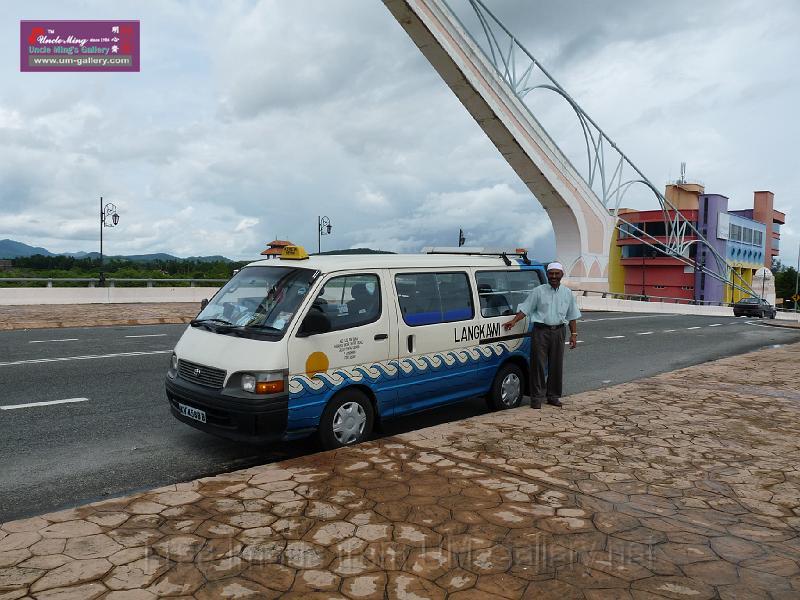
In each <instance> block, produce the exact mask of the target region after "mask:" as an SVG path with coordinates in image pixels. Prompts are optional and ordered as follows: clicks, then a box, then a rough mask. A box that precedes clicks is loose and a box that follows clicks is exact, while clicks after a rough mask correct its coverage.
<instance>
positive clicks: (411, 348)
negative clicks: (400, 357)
mask: <svg viewBox="0 0 800 600" xmlns="http://www.w3.org/2000/svg"><path fill="white" fill-rule="evenodd" d="M408 351H409V352H413V351H414V334H413V333H412V334H411V335H410V336H408Z"/></svg>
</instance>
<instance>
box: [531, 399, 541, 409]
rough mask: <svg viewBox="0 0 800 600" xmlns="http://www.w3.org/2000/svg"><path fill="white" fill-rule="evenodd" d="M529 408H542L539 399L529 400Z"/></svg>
mask: <svg viewBox="0 0 800 600" xmlns="http://www.w3.org/2000/svg"><path fill="white" fill-rule="evenodd" d="M531 408H542V402H541V400H531Z"/></svg>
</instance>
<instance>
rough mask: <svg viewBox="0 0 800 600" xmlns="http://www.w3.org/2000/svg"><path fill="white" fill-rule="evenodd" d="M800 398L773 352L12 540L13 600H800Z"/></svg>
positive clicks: (182, 493) (36, 521)
mask: <svg viewBox="0 0 800 600" xmlns="http://www.w3.org/2000/svg"><path fill="white" fill-rule="evenodd" d="M799 381H800V345H794V346H788V347H784V348H776V349H769V350H763V351H759V352H756V353H752V354H748V355H743V356H739V357H734V358H729V359H725V360H721V361H718V362H716V363H712V364H710V365H709V364H706V365H704V366H702V367H692V368H689V369H684V370H681V371H676V372H673V373H669V374H664V375H660V376H657V377H653V378H650V379H645V380H641V381H638V382H633V383H629V384H625V385H620V386H616V387H612V388H607V389H605V390H601V391H596V392H590V393H585V394H581V395H577V396H573V397H571V398H569V399H568V402H567V406H566V408H564V409H562V410H558V409H549V410H548V409H544V410H541V411H532V410H530V409H529V408H520V409H517V410H513V411H506V412H502V413H495V414H490V415H485V416H480V417H475V418H472V419H468V420H465V421H461V422H458V423H453V424H448V425H442V426H437V427H433V428H430V429H425V430H421V431H418V432H414V433H409V434H405V435H402V436H398V437H394V438H387V439H382V440H379V441H376V442H373V443H368V444H363V445H361V446H358V447H353V448H348V449H344V450H339V451H336V452H328V453H322V454H317V455H314V456H308V457H303V458H299V459H295V460H291V461H287V462H284V463H279V464H273V465H268V466H264V467H257V468H252V469H247V470H244V471H237V472H234V473H230V474H226V475H221V476H218V477H212V478H206V479H201V480H198V481H192V482H188V483H182V484H178V485H174V486H169V487H166V488H162V489H158V490H153V491H151V492H147V493H142V494H137V495H135V496H131V497H128V498H122V499H116V500H110V501H106V502H101V503H96V504H92V505H88V506H83V507H80V508H76V509H73V510H67V511H62V512H60V513H54V514H48V515H43V516H41V517H35V518H32V519H27V520H24V521H16V522H11V523H6V524H3V525H2V526H0V599H2V600H9V599H17V598H21V597H24V598H30V597H32V598H36V599H37V600H55V599H57V600H68V599H72V598H74V599H80V600H86V599H94V598H104V599H106V600H133V599H152V598H156V597H165V596H169V597H182V598H195V599H198V600H206V599H211V598H248V599H249V598H259V599H260V598H278V597H285V598H414V599H419V598H445V597H450V598H453V599H471V598H480V599H487V598H488V599H491V598H542V599H546V598H556V599H558V600H565V599H571V598H584V599H587V600H599V599H638V600H651V599H657V598H658V599H660V598H691V599H695V600H703V599H709V598H721V599H734V598H739V599H744V598H746V599H759V598H765V599H772V600H778V599H790V598H791V599H797V598H800V566H798V565H799V564H800V418H799V417H800V392H798V382H799ZM20 501H24V499H20Z"/></svg>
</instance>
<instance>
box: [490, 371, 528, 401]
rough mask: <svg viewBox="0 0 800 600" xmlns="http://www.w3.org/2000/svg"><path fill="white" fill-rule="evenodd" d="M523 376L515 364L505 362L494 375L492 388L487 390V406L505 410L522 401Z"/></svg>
mask: <svg viewBox="0 0 800 600" xmlns="http://www.w3.org/2000/svg"><path fill="white" fill-rule="evenodd" d="M524 381H525V377H524V376H523V374H522V369H520V368H519V367H518V366H517V365H515V364H506V365H505V366H503V367H502V368H501V369H500V370H499V371H498V372H497V375H495V378H494V382H493V383H492V390H491V391H490V392H489V408H490V409H492V410H507V409H509V408H516V407H518V406H519V405H520V403H521V402H522V396H523V390H522V386H523V382H524Z"/></svg>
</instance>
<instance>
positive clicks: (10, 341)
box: [0, 313, 800, 522]
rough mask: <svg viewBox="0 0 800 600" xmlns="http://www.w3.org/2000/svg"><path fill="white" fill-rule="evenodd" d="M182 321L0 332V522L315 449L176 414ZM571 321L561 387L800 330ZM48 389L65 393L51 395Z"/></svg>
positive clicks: (706, 321)
mask: <svg viewBox="0 0 800 600" xmlns="http://www.w3.org/2000/svg"><path fill="white" fill-rule="evenodd" d="M184 328H185V325H153V326H139V327H103V328H84V329H50V330H47V329H39V330H30V331H8V332H0V522H4V521H8V520H13V519H17V518H23V517H26V516H31V515H35V514H41V513H44V512H48V511H52V510H58V509H61V508H66V507H70V506H75V505H79V504H83V503H85V502H90V501H93V500H98V499H103V498H107V497H114V496H120V495H124V494H127V493H131V492H134V491H137V490H141V489H149V488H153V487H158V486H161V485H166V484H169V483H175V482H179V481H187V480H191V479H194V478H197V477H201V476H204V475H211V474H216V473H220V472H225V471H230V470H233V469H237V468H244V467H247V466H252V465H255V464H263V463H267V462H273V461H277V460H283V459H286V458H289V457H292V456H297V455H301V454H306V453H310V452H315V451H317V450H318V447H317V445H316V443H315V442H314V441H313V440H305V441H299V442H291V443H284V444H278V445H275V446H271V447H254V446H247V445H242V444H237V443H234V442H228V441H226V440H221V439H217V438H214V437H212V436H209V435H206V434H204V433H201V432H199V431H196V430H195V429H193V428H191V427H188V426H186V425H184V424H182V423H179V422H178V421H176V420H175V419H173V418H172V416H171V415H170V413H169V410H168V407H167V403H166V399H165V396H164V387H163V386H164V384H163V379H164V374H165V372H166V369H167V364H168V362H169V357H170V354H171V351H172V348H173V346H174V345H175V343H176V342H177V340H178V338H179V337H180V335H181V333H182V332H183V330H184ZM579 331H580V338H581V343H580V344H579V346H578V348H577V349H576V350H574V351H571V352H568V354H567V363H566V371H567V375H566V381H567V383H566V388H567V389H566V392H567V393H576V392H581V391H586V390H591V389H596V388H599V387H603V386H607V385H614V384H616V383H621V382H624V381H629V380H632V379H637V378H639V377H645V376H648V375H653V374H656V373H661V372H664V371H671V370H674V369H676V368H680V367H684V366H689V365H693V364H697V363H701V362H705V361H709V360H713V359H716V358H720V357H723V356H729V355H733V354H740V353H743V352H747V351H749V350H753V349H757V348H761V347H765V346H770V345H774V344H786V343H792V342H797V341H800V332H798V331H794V330H789V329H778V328H772V327H767V326H764V325H760V324H759V323H758V321H757V320H752V321H751V320H747V319H734V318H721V317H694V316H685V315H681V316H671V315H632V314H624V313H587V314H586V315H584V319H583V322H581V323H580V324H579ZM57 400H69V402H64V403H60V404H49V403H51V402H53V401H57ZM32 403H48V404H44V405H39V406H35V405H32ZM20 405H24V406H20ZM15 407H16V408H15ZM485 410H486V409H485V405H484V403H483V401H482V400H480V399H475V400H472V401H469V402H465V403H463V404H461V405H458V406H449V407H444V408H441V409H437V410H433V411H429V412H428V413H424V414H423V415H416V416H413V417H406V418H402V419H398V420H396V421H393V422H391V423H390V424H388V425H387V426H386V427H385V429H384V432H383V434H384V435H392V434H397V433H401V432H404V431H409V430H413V429H418V428H421V427H428V426H431V425H435V424H438V423H442V422H446V421H450V420H457V419H462V418H465V417H469V416H473V415H476V414H480V413H482V412H485ZM545 410H547V409H545Z"/></svg>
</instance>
